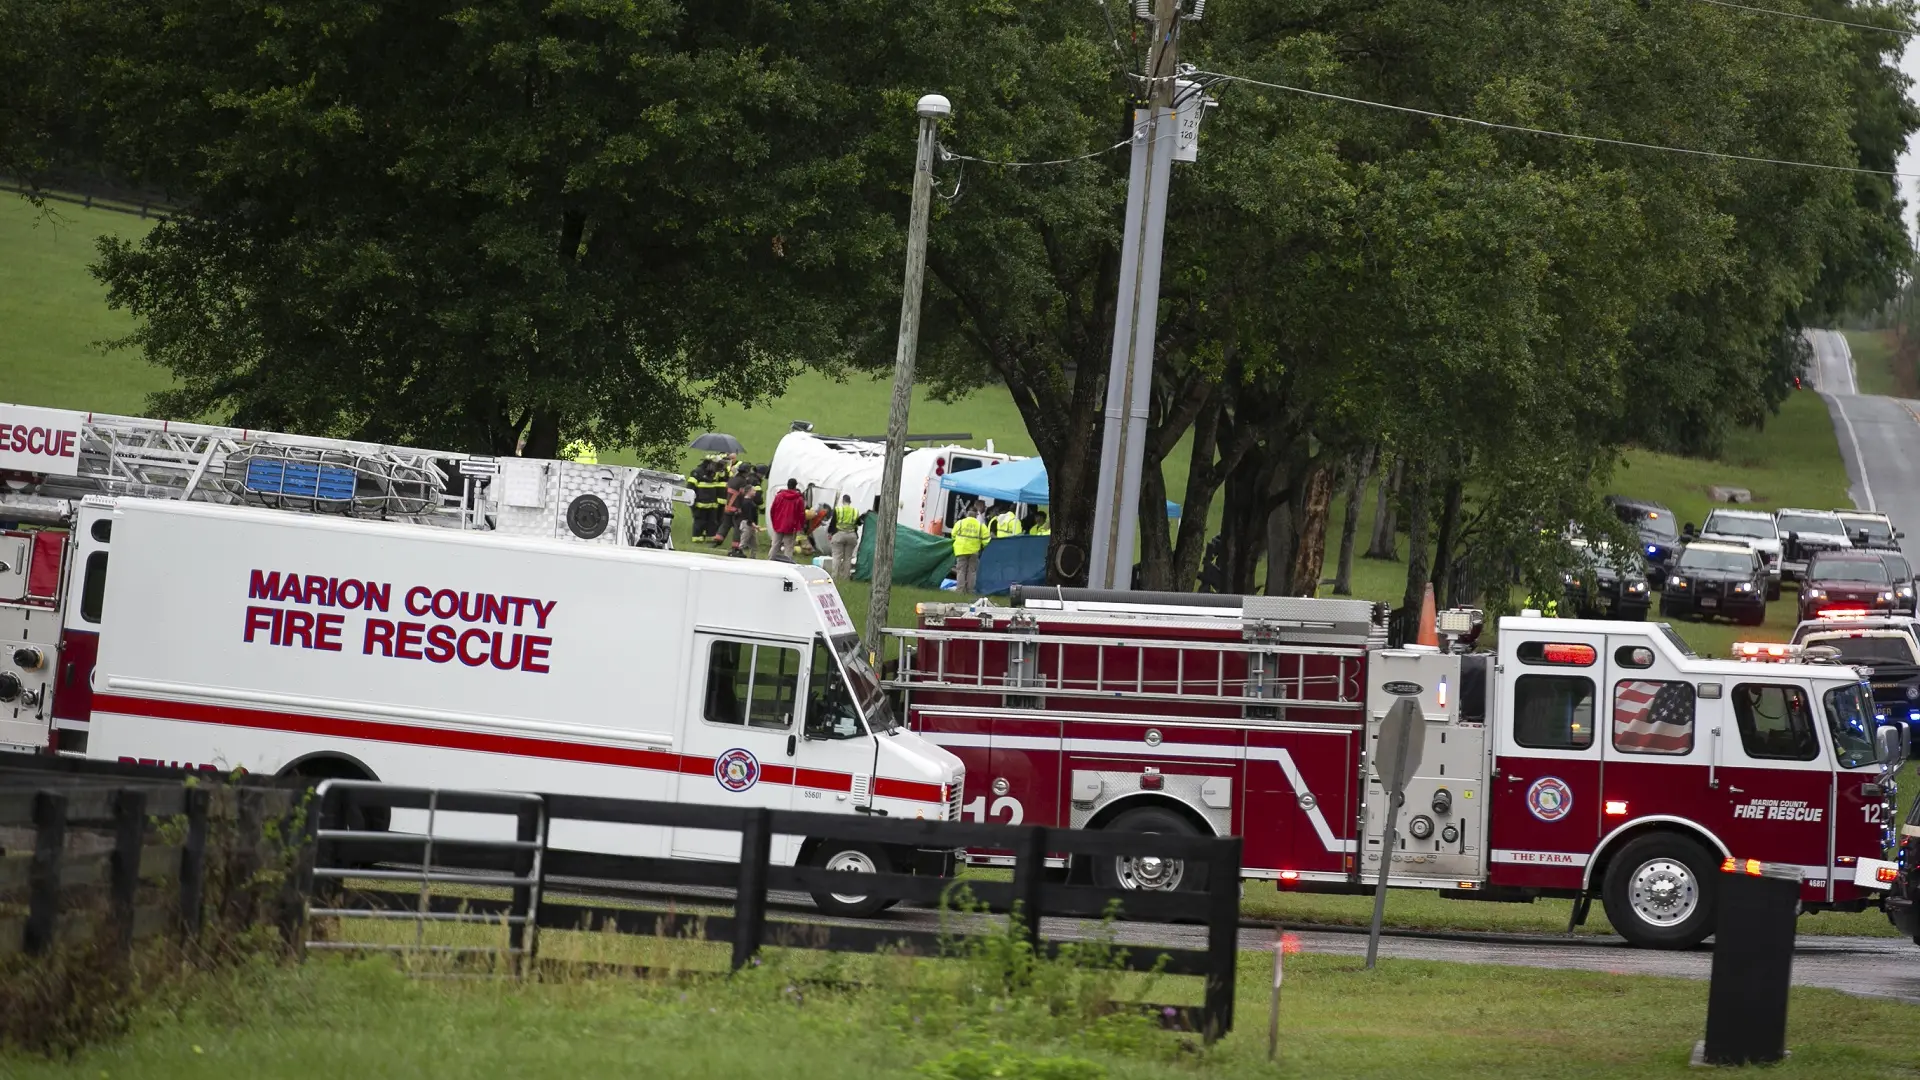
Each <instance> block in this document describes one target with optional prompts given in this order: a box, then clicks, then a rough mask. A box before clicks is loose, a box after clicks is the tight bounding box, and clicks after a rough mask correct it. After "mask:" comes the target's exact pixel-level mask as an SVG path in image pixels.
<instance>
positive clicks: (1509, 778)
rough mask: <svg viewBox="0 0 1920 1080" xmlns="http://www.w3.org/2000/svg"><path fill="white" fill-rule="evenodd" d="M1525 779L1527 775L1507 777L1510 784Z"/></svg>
mask: <svg viewBox="0 0 1920 1080" xmlns="http://www.w3.org/2000/svg"><path fill="white" fill-rule="evenodd" d="M1525 779H1526V777H1524V776H1509V777H1507V783H1509V784H1517V783H1519V782H1520V781H1522V780H1525Z"/></svg>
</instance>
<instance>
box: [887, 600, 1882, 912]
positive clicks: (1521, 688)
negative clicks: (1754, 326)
mask: <svg viewBox="0 0 1920 1080" xmlns="http://www.w3.org/2000/svg"><path fill="white" fill-rule="evenodd" d="M1450 618H1451V620H1452V621H1453V623H1454V627H1453V628H1454V630H1455V631H1456V632H1462V631H1465V630H1467V629H1469V628H1470V627H1471V624H1472V622H1473V619H1472V618H1471V617H1469V613H1450ZM1382 631H1383V627H1382V626H1381V625H1380V624H1379V623H1378V622H1377V621H1376V617H1375V613H1374V612H1373V611H1372V610H1371V609H1370V606H1369V605H1367V604H1365V603H1360V602H1355V601H1343V600H1320V599H1299V598H1286V597H1220V598H1213V597H1195V598H1193V599H1192V600H1191V601H1189V600H1187V599H1185V598H1182V599H1180V600H1172V599H1169V600H1168V601H1167V602H1164V603H1155V602H1138V601H1135V600H1133V599H1132V598H1130V597H1129V596H1127V595H1126V594H1113V593H1098V592H1090V591H1087V590H1070V589H1069V590H1054V589H1051V588H1049V589H1047V590H1044V591H1038V592H1035V593H1033V594H1031V595H1027V596H1023V597H1019V598H1017V600H1016V606H1015V607H1013V608H1012V609H992V608H978V607H972V606H967V605H958V604H937V605H923V607H922V609H921V618H920V625H919V626H918V627H917V628H916V629H914V630H911V631H899V632H897V636H899V637H900V638H901V639H902V645H903V652H902V659H901V661H900V666H899V673H898V675H897V677H896V678H895V679H894V680H893V682H892V683H891V685H892V686H893V687H894V688H895V689H896V690H898V691H899V692H900V693H901V694H902V695H904V698H905V701H906V712H907V716H908V721H909V723H910V725H911V726H912V727H913V728H914V729H915V730H917V731H920V732H922V733H924V734H925V735H927V737H929V738H930V739H932V740H933V741H935V742H937V743H940V744H941V745H944V746H946V747H948V748H949V749H951V750H953V751H954V753H956V754H957V755H958V756H959V757H960V758H961V760H962V762H963V763H964V764H965V766H966V789H965V791H964V792H963V793H962V799H963V803H962V806H963V809H964V810H965V811H966V813H967V814H968V815H969V816H970V817H972V818H974V819H976V820H982V819H986V818H989V817H991V818H993V819H995V820H1003V818H1002V817H1001V815H1003V814H1010V815H1011V816H1012V817H1013V818H1014V819H1015V820H1020V821H1022V822H1024V823H1025V824H1029V825H1034V824H1037V825H1048V826H1068V827H1080V828H1094V829H1147V830H1151V831H1159V832H1176V833H1190V834H1191V833H1213V834H1218V835H1238V836H1240V837H1241V838H1242V840H1243V845H1244V847H1243V850H1244V851H1245V870H1244V873H1245V874H1246V876H1248V877H1251V878H1256V879H1267V880H1273V881H1275V882H1276V883H1277V885H1278V886H1279V887H1280V888H1283V889H1298V890H1302V891H1322V892H1354V891H1364V890H1368V889H1371V887H1372V883H1373V882H1374V880H1375V878H1376V875H1377V873H1378V871H1379V868H1380V867H1381V865H1382V863H1383V862H1384V863H1385V864H1386V865H1387V866H1388V867H1390V872H1389V875H1388V880H1389V883H1390V884H1391V885H1394V886H1400V887H1421V888H1431V889H1442V890H1446V891H1447V892H1448V893H1449V894H1457V895H1462V896H1468V897H1472V896H1484V897H1496V898H1510V899H1526V898H1531V897H1536V896H1557V897H1568V898H1572V899H1574V900H1575V901H1576V918H1578V917H1580V916H1581V915H1583V914H1584V911H1585V908H1586V905H1587V904H1588V903H1589V902H1590V901H1591V900H1594V899H1599V900H1601V901H1602V902H1603V903H1604V904H1605V905H1606V908H1607V914H1608V918H1609V920H1610V921H1611V922H1612V924H1613V925H1614V926H1615V927H1616V928H1617V929H1619V930H1620V931H1621V933H1622V934H1624V935H1625V936H1627V937H1628V938H1629V939H1630V940H1632V941H1634V942H1636V943H1638V944H1641V945H1648V946H1658V947H1680V946H1685V945H1689V944H1693V943H1696V942H1698V941H1699V940H1701V939H1702V938H1704V937H1705V936H1706V935H1707V933H1708V932H1709V931H1710V930H1711V928H1712V925H1713V917H1714V890H1715V883H1716V879H1717V872H1718V867H1719V866H1720V864H1721V862H1722V861H1723V860H1724V859H1727V858H1740V859H1758V860H1761V861H1764V862H1771V863H1781V864H1786V865H1791V866H1794V867H1797V868H1799V870H1800V871H1801V875H1802V881H1803V887H1802V894H1801V896H1802V903H1803V905H1804V906H1806V907H1807V908H1808V909H1809V910H1820V909H1843V910H1859V909H1860V908H1863V907H1867V906H1877V905H1879V904H1880V903H1881V901H1882V897H1883V895H1884V890H1885V889H1886V887H1887V886H1886V883H1885V878H1884V876H1882V875H1881V874H1880V873H1879V869H1880V868H1881V867H1882V866H1883V865H1884V863H1883V862H1882V860H1883V859H1884V858H1885V855H1886V850H1887V845H1888V843H1889V842H1890V839H1891V837H1890V835H1889V833H1888V830H1887V825H1886V823H1887V822H1890V821H1892V820H1894V815H1893V809H1894V808H1893V799H1894V796H1895V788H1894V784H1893V771H1894V769H1895V768H1896V767H1897V766H1898V764H1899V763H1900V760H1901V759H1902V758H1903V757H1904V746H1903V745H1902V743H1901V740H1899V739H1883V738H1882V736H1883V735H1891V734H1893V732H1892V730H1891V729H1885V730H1883V728H1882V726H1881V724H1880V722H1879V721H1878V720H1876V718H1875V715H1874V712H1873V705H1872V699H1871V694H1870V692H1869V688H1868V687H1867V686H1866V685H1865V684H1864V683H1863V682H1862V679H1861V675H1860V672H1858V671H1857V670H1855V669H1853V668H1850V667H1845V666H1840V665H1833V664H1826V665H1814V664H1801V663H1793V664H1779V665H1762V664H1754V663H1745V662H1740V661H1727V660H1708V659H1702V658H1700V657H1698V656H1695V655H1694V654H1693V653H1692V652H1691V651H1690V650H1688V649H1687V648H1686V646H1685V644H1684V643H1683V642H1682V641H1681V640H1680V639H1679V638H1678V637H1677V636H1676V635H1674V634H1673V633H1672V632H1671V630H1670V629H1669V628H1667V627H1665V626H1663V625H1660V624H1647V623H1629V622H1603V621H1591V620H1574V619H1546V618H1539V617H1520V618H1509V619H1504V620H1502V621H1501V623H1500V627H1499V631H1500V636H1499V646H1498V651H1497V652H1492V653H1489V652H1469V651H1467V650H1466V649H1465V647H1464V646H1463V647H1462V648H1459V649H1440V648H1426V649H1421V648H1405V649H1389V648H1383V647H1381V645H1380V642H1379V638H1380V637H1382V636H1384V635H1383V632H1382ZM1409 700H1410V701H1414V702H1416V703H1417V704H1418V706H1419V708H1420V711H1421V714H1422V716H1423V717H1424V718H1425V723H1424V724H1423V725H1422V729H1421V731H1420V732H1419V733H1417V734H1416V738H1419V739H1421V740H1422V754H1421V758H1420V766H1419V768H1418V770H1417V771H1416V773H1415V775H1414V776H1413V778H1412V779H1411V780H1410V781H1409V783H1408V785H1407V788H1406V791H1405V799H1404V802H1403V803H1402V804H1401V805H1400V806H1398V807H1397V808H1396V807H1395V806H1394V805H1393V804H1392V803H1391V801H1390V800H1389V799H1388V797H1387V793H1386V792H1385V791H1384V790H1383V789H1382V788H1381V785H1380V783H1379V780H1378V778H1377V777H1376V776H1374V775H1373V774H1372V771H1371V766H1370V758H1371V753H1370V751H1371V748H1372V747H1373V745H1374V743H1375V740H1376V739H1377V737H1378V734H1379V730H1380V725H1381V723H1382V721H1383V720H1384V719H1385V717H1386V715H1387V713H1388V712H1389V711H1390V710H1391V709H1392V708H1394V706H1395V704H1396V703H1397V702H1400V701H1409ZM1390 815H1391V816H1392V817H1393V819H1394V823H1395V828H1394V832H1395V834H1396V836H1397V840H1396V847H1395V849H1394V850H1393V851H1391V852H1388V851H1384V850H1383V849H1382V844H1383V841H1384V834H1385V832H1386V830H1385V824H1386V821H1387V819H1388V817H1389V816H1390ZM971 857H972V858H973V859H974V860H975V861H978V862H984V863H988V864H991V863H994V862H996V861H998V860H1000V859H1001V858H1002V857H1003V855H1002V853H998V852H990V851H982V852H973V853H971ZM1869 871H1871V872H1869ZM1072 872H1073V873H1075V874H1090V875H1092V876H1093V877H1094V878H1095V879H1096V881H1097V882H1098V883H1100V884H1103V885H1108V886H1117V887H1122V888H1143V889H1167V888H1191V887H1197V886H1198V885H1199V884H1200V882H1199V881H1198V880H1197V878H1196V877H1194V876H1192V875H1190V874H1188V872H1187V870H1186V868H1184V867H1180V866H1177V865H1173V864H1170V863H1168V862H1167V861H1165V860H1144V861H1143V860H1124V859H1117V858H1099V859H1093V860H1090V864H1089V865H1085V866H1080V867H1074V868H1073V869H1072Z"/></svg>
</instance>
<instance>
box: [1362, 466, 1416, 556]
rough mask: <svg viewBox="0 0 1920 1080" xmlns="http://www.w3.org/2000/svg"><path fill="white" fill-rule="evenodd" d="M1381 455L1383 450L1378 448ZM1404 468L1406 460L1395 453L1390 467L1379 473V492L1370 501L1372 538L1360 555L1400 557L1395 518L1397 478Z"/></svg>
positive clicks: (1397, 502)
mask: <svg viewBox="0 0 1920 1080" xmlns="http://www.w3.org/2000/svg"><path fill="white" fill-rule="evenodd" d="M1381 454H1382V456H1384V455H1385V454H1386V451H1384V450H1382V451H1381ZM1406 471H1407V463H1406V460H1405V459H1404V458H1402V457H1400V456H1398V455H1396V456H1395V457H1394V459H1393V468H1392V469H1391V470H1389V471H1388V472H1386V473H1384V474H1382V476H1381V477H1380V495H1379V498H1378V499H1376V500H1375V502H1374V504H1373V539H1372V541H1371V542H1370V543H1368V544H1367V553H1366V555H1364V556H1363V558H1368V559H1385V560H1387V561H1388V562H1393V561H1395V560H1397V559H1399V558H1400V531H1399V528H1398V524H1399V523H1398V521H1397V520H1396V518H1397V517H1398V515H1399V511H1400V482H1401V480H1402V479H1403V478H1404V476H1405V474H1406Z"/></svg>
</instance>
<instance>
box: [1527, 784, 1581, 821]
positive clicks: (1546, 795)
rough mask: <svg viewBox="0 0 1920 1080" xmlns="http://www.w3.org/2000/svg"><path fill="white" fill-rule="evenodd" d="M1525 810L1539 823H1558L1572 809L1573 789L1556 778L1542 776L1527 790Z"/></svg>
mask: <svg viewBox="0 0 1920 1080" xmlns="http://www.w3.org/2000/svg"><path fill="white" fill-rule="evenodd" d="M1527 809H1528V810H1529V811H1531V812H1532V813H1533V816H1534V817H1537V818H1539V819H1540V820H1541V821H1559V820H1560V819H1561V818H1563V817H1566V816H1567V811H1569V810H1572V809H1573V789H1572V788H1570V787H1568V786H1567V782H1566V781H1565V780H1562V779H1560V778H1559V777H1557V776H1543V777H1541V778H1540V779H1538V780H1535V781H1534V782H1533V786H1532V787H1530V788H1528V789H1527Z"/></svg>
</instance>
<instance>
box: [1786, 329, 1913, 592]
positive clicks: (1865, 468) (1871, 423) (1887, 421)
mask: <svg viewBox="0 0 1920 1080" xmlns="http://www.w3.org/2000/svg"><path fill="white" fill-rule="evenodd" d="M1806 333H1807V341H1808V343H1809V344H1811V345H1812V346H1813V365H1812V367H1811V368H1810V369H1809V370H1808V373H1807V374H1808V378H1809V381H1811V382H1812V384H1813V388H1814V389H1816V390H1818V391H1820V393H1821V396H1823V397H1825V398H1826V399H1827V411H1828V412H1829V413H1831V414H1832V416H1833V429H1834V433H1835V434H1836V435H1838V436H1839V440H1840V456H1841V457H1843V458H1845V459H1846V463H1847V482H1848V486H1849V489H1850V490H1849V493H1850V494H1851V495H1852V496H1853V501H1854V505H1856V506H1858V507H1860V508H1862V509H1866V510H1879V511H1881V512H1882V513H1884V514H1886V515H1888V516H1889V517H1891V518H1893V523H1894V527H1895V528H1897V529H1900V530H1902V531H1903V532H1905V533H1907V538H1906V539H1905V540H1904V541H1902V544H1901V546H1902V547H1904V548H1905V549H1906V553H1907V558H1909V559H1912V558H1914V557H1915V556H1916V555H1917V554H1920V531H1916V529H1920V402H1915V401H1906V400H1902V399H1900V398H1891V397H1880V396H1878V395H1870V394H1861V393H1860V392H1859V382H1858V380H1857V379H1856V377H1855V374H1854V368H1853V356H1852V354H1851V352H1850V351H1849V350H1848V348H1847V340H1846V338H1844V337H1842V336H1841V335H1840V334H1839V333H1837V332H1836V331H1832V330H1809V331H1807V332H1806ZM1812 509H1825V508H1824V507H1814V508H1812Z"/></svg>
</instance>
